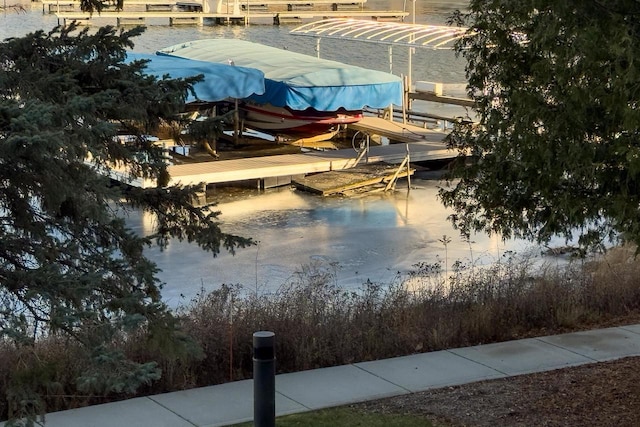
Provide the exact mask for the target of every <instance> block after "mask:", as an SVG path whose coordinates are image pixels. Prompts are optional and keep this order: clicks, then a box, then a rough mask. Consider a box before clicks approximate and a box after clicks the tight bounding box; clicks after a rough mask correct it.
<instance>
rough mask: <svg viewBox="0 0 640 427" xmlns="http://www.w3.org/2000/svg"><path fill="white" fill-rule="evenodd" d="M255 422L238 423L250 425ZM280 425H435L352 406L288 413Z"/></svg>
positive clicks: (349, 426) (426, 426) (411, 426)
mask: <svg viewBox="0 0 640 427" xmlns="http://www.w3.org/2000/svg"><path fill="white" fill-rule="evenodd" d="M252 425H253V423H244V424H238V425H237V427H245V426H246V427H249V426H252ZM276 426H278V427H307V426H311V427H358V426H361V427H433V424H431V422H430V421H429V420H427V419H424V418H420V417H416V416H410V415H391V414H370V413H363V412H360V411H357V410H355V409H350V408H345V407H341V408H329V409H323V410H320V411H314V412H304V413H301V414H293V415H286V416H284V417H278V418H277V419H276Z"/></svg>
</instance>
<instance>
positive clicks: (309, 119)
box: [240, 103, 362, 136]
mask: <svg viewBox="0 0 640 427" xmlns="http://www.w3.org/2000/svg"><path fill="white" fill-rule="evenodd" d="M240 110H241V111H242V113H243V119H244V123H245V125H246V126H247V127H250V128H255V129H258V130H264V131H271V132H274V131H277V132H282V133H291V134H296V135H302V134H304V135H307V136H311V135H320V134H323V133H328V132H331V131H335V130H337V129H338V127H339V126H340V125H346V124H349V123H355V122H357V121H359V120H360V119H362V111H347V110H339V111H316V110H312V109H308V110H304V111H296V110H292V109H290V108H287V107H274V106H272V105H268V104H265V105H258V104H249V103H242V104H241V105H240Z"/></svg>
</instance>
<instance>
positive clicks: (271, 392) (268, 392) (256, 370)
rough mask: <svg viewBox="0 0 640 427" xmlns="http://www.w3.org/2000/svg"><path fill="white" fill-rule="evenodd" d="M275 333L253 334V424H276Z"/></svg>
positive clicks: (261, 426)
mask: <svg viewBox="0 0 640 427" xmlns="http://www.w3.org/2000/svg"><path fill="white" fill-rule="evenodd" d="M275 343H276V338H275V334H274V333H273V332H270V331H259V332H254V334H253V425H254V426H255V427H275V425H276V354H275Z"/></svg>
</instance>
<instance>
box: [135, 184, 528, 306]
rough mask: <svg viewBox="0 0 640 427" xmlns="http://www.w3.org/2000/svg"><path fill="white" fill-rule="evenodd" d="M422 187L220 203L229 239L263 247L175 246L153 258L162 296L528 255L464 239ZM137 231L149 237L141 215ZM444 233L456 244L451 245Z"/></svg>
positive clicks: (350, 284)
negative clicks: (298, 276) (309, 271)
mask: <svg viewBox="0 0 640 427" xmlns="http://www.w3.org/2000/svg"><path fill="white" fill-rule="evenodd" d="M413 184H414V186H415V187H414V188H412V190H411V191H410V192H409V193H407V191H406V189H402V190H399V191H397V192H394V193H391V194H384V195H372V196H367V197H364V198H360V199H350V198H321V197H318V196H315V195H311V194H308V193H304V192H300V191H296V190H293V189H290V188H280V189H272V190H267V191H264V192H258V191H257V190H254V191H252V197H249V198H246V199H242V200H234V198H232V200H230V201H228V200H225V199H226V197H225V198H222V200H225V201H223V202H222V203H220V204H219V205H218V206H217V208H216V209H217V210H219V211H221V212H222V214H221V216H220V220H221V222H222V227H223V229H224V230H225V231H226V232H230V233H235V234H238V235H242V236H245V237H251V238H253V239H255V240H256V241H257V245H256V246H252V247H249V248H246V249H240V250H238V252H237V253H236V255H235V256H232V255H230V254H228V253H222V254H220V255H219V256H218V257H217V258H213V257H212V256H211V255H210V254H206V253H204V252H202V251H200V250H199V249H198V248H196V247H195V246H193V245H189V244H186V243H183V242H172V243H171V244H170V245H169V247H168V248H167V249H166V250H165V251H161V250H159V249H158V248H153V249H151V251H150V252H149V254H150V256H151V258H152V259H153V260H155V261H156V262H157V263H158V266H159V267H160V268H161V269H162V270H163V271H162V273H161V274H160V277H161V279H162V280H163V281H165V282H166V283H167V285H166V287H165V289H164V291H163V295H164V297H165V299H166V300H167V301H168V302H169V303H170V304H178V303H179V302H184V301H185V300H184V298H183V297H182V296H181V295H184V297H185V298H187V299H188V298H191V297H193V296H194V295H195V294H196V293H197V292H198V291H199V290H200V289H201V288H203V289H205V290H212V289H216V288H218V287H219V286H220V285H221V284H223V283H226V284H232V283H233V284H241V285H243V286H245V287H246V289H247V290H248V291H251V292H253V291H255V290H256V289H257V290H259V291H260V292H273V291H275V290H277V289H278V288H279V287H280V286H281V285H282V284H284V283H285V282H286V281H287V280H290V279H291V278H292V277H293V276H294V274H295V273H296V271H299V270H300V269H301V268H302V267H303V266H308V265H310V264H314V263H320V264H322V266H324V267H325V268H335V269H336V280H337V283H338V284H340V285H341V286H343V287H345V288H352V289H355V288H358V287H360V286H361V285H362V284H363V283H364V282H366V281H367V280H371V281H373V282H378V283H390V282H391V281H393V280H394V279H395V278H396V277H397V276H398V274H400V275H401V276H402V275H406V274H407V273H408V272H410V271H412V270H415V265H416V264H418V263H423V262H424V263H434V262H436V261H438V260H440V261H441V262H442V263H443V264H444V263H445V260H446V262H447V263H448V265H449V266H451V265H452V264H453V262H454V261H455V260H462V261H465V262H468V261H470V260H473V262H474V263H475V264H477V265H479V264H487V263H492V262H495V261H496V260H498V258H499V257H500V255H501V254H503V253H504V251H505V250H514V251H517V252H523V251H525V250H528V247H529V245H528V244H527V243H526V242H522V241H509V242H506V243H505V242H502V241H501V239H499V238H496V237H489V236H486V235H475V236H473V238H472V239H471V241H465V240H464V239H462V238H461V237H459V235H458V233H457V232H456V231H455V230H454V229H453V228H452V227H451V225H450V224H449V223H448V222H447V220H446V217H447V215H448V214H449V212H448V211H447V210H446V209H444V208H443V207H442V205H441V204H440V203H439V202H438V200H437V197H436V196H437V191H438V183H437V182H435V181H421V180H414V181H413ZM130 224H131V226H132V227H134V228H135V229H136V230H138V231H140V232H142V231H143V221H142V220H141V218H136V216H135V215H133V216H131V218H130ZM443 236H447V238H448V239H450V242H449V243H448V244H447V245H446V247H445V245H444V244H443V242H442V240H443Z"/></svg>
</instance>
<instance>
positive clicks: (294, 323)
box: [0, 247, 640, 418]
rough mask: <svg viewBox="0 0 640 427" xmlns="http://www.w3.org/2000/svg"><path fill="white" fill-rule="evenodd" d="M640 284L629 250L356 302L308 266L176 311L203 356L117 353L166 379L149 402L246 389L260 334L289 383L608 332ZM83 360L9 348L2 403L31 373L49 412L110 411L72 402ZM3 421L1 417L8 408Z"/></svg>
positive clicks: (638, 306)
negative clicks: (163, 395)
mask: <svg viewBox="0 0 640 427" xmlns="http://www.w3.org/2000/svg"><path fill="white" fill-rule="evenodd" d="M330 267H331V266H330ZM639 273H640V263H639V262H638V261H637V260H636V258H635V252H634V249H632V248H627V247H622V248H615V249H612V250H610V251H609V252H608V253H607V254H606V255H604V256H600V257H599V258H598V259H594V260H591V261H589V262H586V261H580V260H575V261H573V262H571V263H569V264H568V265H565V266H561V267H553V268H552V267H545V266H542V267H541V266H534V265H533V264H532V263H531V260H529V259H526V258H519V257H516V256H514V255H512V254H506V255H505V256H504V257H503V259H501V260H500V262H498V263H495V264H494V265H492V266H489V267H482V268H480V267H475V266H471V267H468V266H465V265H463V264H462V263H456V264H455V265H454V266H453V271H452V272H449V273H446V274H445V272H444V271H443V269H442V268H441V266H440V264H438V263H435V264H420V265H416V270H415V271H414V272H413V273H412V274H410V275H409V276H408V277H403V278H398V279H397V280H396V281H395V282H394V283H391V284H377V283H372V282H367V283H365V284H363V286H362V287H361V289H359V290H357V291H346V290H343V289H340V288H339V287H338V286H336V284H335V274H334V271H333V270H332V268H327V267H326V266H322V265H311V266H306V267H305V268H304V269H303V270H302V271H301V272H300V274H298V275H296V276H295V277H294V278H293V279H292V280H291V281H290V283H287V284H285V285H283V286H282V288H281V289H279V290H278V291H277V292H275V293H272V294H266V293H258V292H256V291H255V290H254V291H246V290H245V289H244V288H242V287H241V286H222V287H221V288H220V289H218V290H216V291H214V292H211V293H209V294H202V295H200V296H199V297H198V298H196V299H195V300H194V301H193V302H192V303H191V304H189V305H188V306H186V307H182V308H181V309H179V310H177V312H176V314H177V315H178V316H179V318H180V321H181V324H182V328H183V330H184V332H185V333H188V334H189V335H190V336H191V337H192V338H194V339H195V340H196V341H197V343H198V344H199V345H200V347H201V352H200V353H198V357H170V356H168V355H167V354H165V353H164V352H161V351H159V350H154V349H150V348H148V347H146V346H145V345H144V342H145V340H143V339H138V338H137V337H136V338H135V339H129V340H124V341H123V343H122V346H123V348H125V349H126V351H127V353H128V354H129V355H130V356H131V357H133V358H134V359H136V360H155V361H157V362H158V364H159V365H160V367H161V368H162V370H163V377H162V378H161V379H160V380H159V381H157V382H156V383H154V384H153V385H151V386H149V387H146V388H145V389H144V390H142V392H143V393H146V394H151V393H157V392H164V391H170V390H178V389H184V388H190V387H196V386H205V385H211V384H217V383H222V382H227V381H234V380H239V379H246V378H251V375H252V345H251V343H252V334H253V333H254V332H255V331H258V330H271V331H273V332H275V334H276V343H277V348H276V355H277V359H278V360H277V366H278V371H279V372H292V371H299V370H305V369H313V368H319V367H325V366H334V365H340V364H346V363H353V362H358V361H365V360H373V359H382V358H388V357H394V356H400V355H407V354H412V353H416V352H423V351H432V350H439V349H445V348H453V347H462V346H468V345H475V344H480V343H488V342H495V341H503V340H509V339H514V338H521V337H526V336H535V335H544V334H550V333H555V332H563V331H568V330H576V329H584V328H589V327H593V326H598V325H602V324H607V322H608V320H609V319H612V318H620V317H624V316H631V315H637V314H638V313H640V274H639ZM34 360H37V362H38V363H36V364H34V363H26V362H33V361H34ZM78 360H86V355H84V354H83V353H82V349H81V348H79V347H77V346H74V345H72V344H71V343H69V342H65V341H62V340H60V339H57V340H56V339H52V338H50V339H43V340H40V341H38V342H37V343H36V344H35V345H34V346H32V347H29V349H28V351H27V350H25V348H24V347H17V346H16V345H12V344H9V343H5V344H4V345H3V346H1V347H0V361H2V363H0V366H1V368H0V388H1V390H0V392H1V393H2V394H3V397H4V398H3V399H2V401H3V402H7V398H10V397H11V396H12V393H15V390H16V386H15V384H16V379H18V380H20V381H23V382H24V381H30V380H31V379H32V378H31V377H30V376H29V375H35V374H38V375H40V374H42V372H40V373H38V372H35V373H33V372H32V373H29V371H28V369H27V370H26V371H25V369H26V368H25V369H23V368H24V367H27V366H30V368H29V369H34V368H33V366H39V368H38V369H41V370H44V374H46V375H45V377H46V378H48V384H49V385H50V386H49V388H46V387H45V388H42V387H41V388H40V389H38V390H39V391H40V392H42V393H43V394H44V395H45V400H44V402H45V403H46V410H47V411H53V410H59V409H64V408H69V407H75V406H81V405H85V404H88V403H94V402H96V401H102V400H105V399H106V398H105V397H104V396H101V397H99V399H98V398H96V397H95V396H94V397H93V398H88V397H86V396H82V395H81V393H78V392H77V391H76V386H75V383H74V378H75V376H77V375H78V374H79V372H78V369H81V368H77V367H76V366H78V365H77V363H76V361H78ZM81 365H82V364H80V366H81ZM25 372H26V373H25ZM44 374H43V375H44ZM20 381H18V383H19V382H20ZM14 397H15V396H14ZM112 397H113V398H121V397H123V396H112ZM0 410H1V411H2V417H3V418H6V417H7V415H8V413H9V411H10V407H7V406H6V405H5V406H3V407H0Z"/></svg>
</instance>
